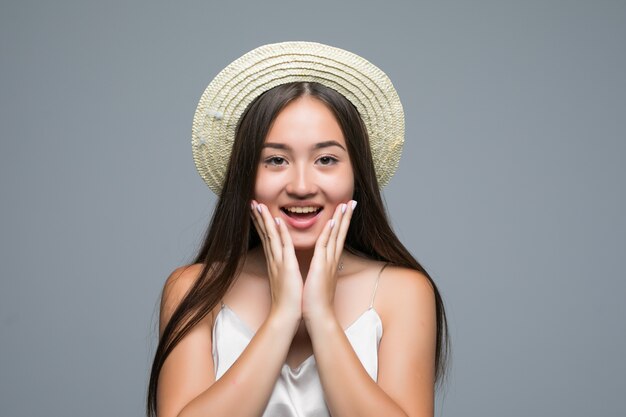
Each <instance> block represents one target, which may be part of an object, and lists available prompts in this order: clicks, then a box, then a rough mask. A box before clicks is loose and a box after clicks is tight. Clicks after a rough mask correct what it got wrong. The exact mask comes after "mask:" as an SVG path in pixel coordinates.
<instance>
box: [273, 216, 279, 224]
mask: <svg viewBox="0 0 626 417" xmlns="http://www.w3.org/2000/svg"><path fill="white" fill-rule="evenodd" d="M274 220H275V221H276V225H280V219H279V218H278V217H274Z"/></svg>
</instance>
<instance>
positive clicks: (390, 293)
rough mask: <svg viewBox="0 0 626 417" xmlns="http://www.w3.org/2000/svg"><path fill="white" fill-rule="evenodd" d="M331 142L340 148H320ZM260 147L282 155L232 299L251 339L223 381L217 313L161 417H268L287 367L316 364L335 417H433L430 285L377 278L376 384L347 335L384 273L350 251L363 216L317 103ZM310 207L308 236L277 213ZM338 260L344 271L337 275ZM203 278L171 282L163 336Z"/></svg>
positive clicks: (301, 109)
mask: <svg viewBox="0 0 626 417" xmlns="http://www.w3.org/2000/svg"><path fill="white" fill-rule="evenodd" d="M329 140H333V141H335V142H337V145H332V146H325V147H322V148H315V145H316V144H319V143H320V142H327V141H329ZM265 143H266V144H278V145H283V146H282V147H280V146H279V147H276V146H268V147H266V148H265V149H263V151H262V155H261V160H260V165H259V169H258V174H257V178H256V183H255V184H256V185H255V190H254V196H253V199H252V201H251V204H250V215H251V217H252V219H253V222H254V225H255V227H256V229H257V231H258V233H259V236H260V237H261V240H262V245H261V247H258V248H255V249H254V250H252V251H250V252H249V253H248V256H247V258H246V259H245V264H244V267H243V272H242V274H241V275H240V276H239V277H238V279H237V281H236V282H235V285H234V286H233V288H232V289H230V290H229V292H228V293H227V294H226V296H225V300H227V302H228V303H229V305H231V304H232V305H237V308H236V310H237V311H238V312H239V313H243V314H241V317H242V318H243V319H244V320H245V322H246V323H252V324H251V325H249V327H250V328H252V329H256V330H255V332H254V333H255V335H254V337H253V338H252V339H251V340H250V342H249V344H248V345H247V347H246V348H245V349H244V351H243V352H242V353H241V355H240V356H239V358H238V359H237V360H236V361H235V363H234V364H233V365H232V366H231V367H230V368H229V369H228V370H227V371H226V372H225V373H224V375H223V376H222V377H221V378H220V379H219V380H217V381H216V380H215V370H214V366H213V358H212V356H211V351H212V342H211V340H212V333H211V332H212V329H213V324H214V318H215V316H216V314H218V312H219V305H218V306H216V309H215V310H214V311H213V313H212V314H210V315H209V316H207V317H206V318H205V319H204V320H203V321H202V322H201V323H199V324H198V325H196V326H195V327H194V329H192V331H191V332H190V333H189V334H188V335H186V336H185V338H183V340H181V342H180V343H179V344H178V345H177V346H176V347H175V348H174V350H173V351H172V353H171V354H170V356H168V358H167V359H166V361H165V363H164V366H163V369H162V371H161V375H160V382H159V387H158V391H157V399H158V410H157V411H158V415H159V417H175V416H177V417H196V416H205V415H212V416H230V415H237V416H258V415H261V414H262V412H263V409H264V408H265V405H266V402H267V399H268V398H269V396H270V395H271V393H272V390H273V387H274V384H275V382H276V379H277V378H278V375H279V373H280V372H281V369H282V367H283V366H284V365H285V364H286V363H287V364H289V366H292V367H294V366H295V365H296V364H299V363H301V362H302V360H303V359H304V358H305V357H307V356H308V355H309V354H314V356H315V361H316V366H317V369H318V373H319V376H320V381H321V383H322V388H323V389H324V393H325V400H326V404H327V406H328V408H329V410H330V412H331V414H332V415H333V416H334V417H343V416H355V415H358V416H363V417H368V416H383V415H384V416H389V417H394V416H410V417H417V416H420V417H421V416H432V415H433V414H434V384H433V378H434V358H435V337H436V320H435V303H434V294H433V291H432V287H431V286H430V283H429V282H428V280H427V278H426V277H425V276H423V275H422V274H420V273H418V272H416V271H413V270H408V269H406V268H399V267H387V268H386V269H385V271H384V273H383V274H382V275H381V278H380V282H381V284H380V286H379V289H378V295H377V298H376V306H375V308H376V312H377V313H378V315H379V317H380V318H381V321H382V324H383V329H384V335H383V337H382V339H381V342H380V345H379V349H378V364H379V370H378V380H377V381H374V380H372V378H371V377H370V376H369V375H368V374H367V372H366V371H365V369H364V368H363V366H362V364H361V362H360V360H359V358H358V357H357V356H356V354H355V352H354V350H353V348H352V346H351V344H350V342H349V340H348V338H347V336H346V334H345V332H344V329H345V328H347V325H348V324H350V323H351V322H352V321H353V320H354V318H355V314H354V311H359V312H361V311H363V310H364V308H365V307H364V305H363V304H362V303H364V302H367V297H369V291H371V288H372V286H373V280H372V277H374V276H375V275H376V273H377V272H378V271H379V270H380V268H381V266H382V263H380V262H375V261H372V260H368V259H363V258H359V257H356V256H354V255H352V254H349V253H348V252H344V251H343V245H344V242H345V237H346V234H347V230H348V228H349V225H350V219H351V217H352V213H353V211H354V210H358V209H361V210H363V209H367V208H366V207H360V206H359V207H358V208H354V207H353V205H352V201H351V200H350V198H351V196H352V193H353V190H354V182H353V172H352V167H351V165H350V161H349V155H348V154H347V152H346V151H345V149H346V144H345V138H344V137H343V135H342V132H341V129H340V128H339V125H338V123H337V121H336V120H335V119H334V116H333V114H332V112H331V111H330V110H329V109H328V108H327V107H326V106H325V105H324V104H323V103H322V102H321V101H319V100H317V99H315V98H312V97H306V96H305V97H302V98H299V99H297V100H295V101H294V102H292V103H290V104H289V105H288V106H286V107H285V108H284V109H283V110H282V111H281V113H280V114H279V115H278V116H277V118H276V120H275V121H274V124H273V125H272V127H271V129H270V131H269V132H268V135H267V137H266V140H265ZM285 145H288V148H286V147H285ZM342 147H343V148H344V150H342V149H341V148H342ZM330 156H332V157H333V158H334V160H333V161H331V160H330V159H329V158H328V157H330ZM303 200H304V201H308V202H315V203H316V204H318V205H321V206H322V207H323V210H322V212H321V213H320V215H319V218H318V221H317V222H316V223H315V224H314V225H313V226H312V227H310V228H308V229H305V230H298V229H295V228H293V227H291V226H290V225H289V224H288V223H287V222H286V220H285V216H286V215H285V214H284V213H283V212H282V211H281V209H280V208H281V207H283V206H285V205H289V204H292V203H293V202H298V201H299V202H302V201H303ZM277 218H278V221H276V219H277ZM340 260H342V261H343V262H344V263H345V265H346V268H345V269H344V270H343V271H342V272H341V273H338V271H337V266H338V263H339V261H340ZM201 269H202V265H199V264H198V265H192V266H189V267H181V268H179V269H177V270H176V271H174V272H173V273H172V275H171V276H170V277H169V278H168V280H167V282H166V285H165V288H164V292H163V297H162V305H161V320H160V325H161V327H160V329H161V332H162V331H163V328H164V327H165V325H166V324H167V322H168V320H169V318H170V317H171V314H172V312H173V311H174V309H175V308H176V306H177V304H178V303H179V302H180V300H181V299H182V298H183V297H184V295H185V293H186V291H187V290H188V289H189V288H190V287H191V285H193V283H194V281H195V279H196V277H197V276H198V274H199V273H200V271H201ZM264 294H267V296H264ZM359 303H361V304H359ZM244 307H245V308H244ZM246 308H247V309H246ZM242 393H245V394H243V395H244V396H243V397H242ZM243 398H245V401H242V399H243Z"/></svg>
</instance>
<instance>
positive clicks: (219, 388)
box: [157, 266, 297, 417]
mask: <svg viewBox="0 0 626 417" xmlns="http://www.w3.org/2000/svg"><path fill="white" fill-rule="evenodd" d="M181 269H183V268H179V269H177V270H176V271H174V272H173V273H172V275H171V276H170V277H169V278H168V279H167V282H166V284H165V287H164V290H163V296H162V299H161V316H160V333H162V332H163V329H164V328H165V325H166V324H167V322H168V321H169V319H170V317H171V315H172V313H173V312H174V310H175V308H176V307H177V305H178V303H180V301H181V300H182V298H183V297H184V295H185V294H186V293H187V291H188V290H189V288H190V287H191V286H192V285H193V283H194V282H195V280H196V278H197V276H198V274H199V272H200V268H197V267H195V266H193V267H190V268H185V270H184V271H183V272H182V273H181V271H180V270H181ZM284 317H285V316H284V315H278V314H277V313H274V312H271V313H270V315H269V316H268V318H267V319H266V321H265V322H264V323H263V324H262V325H261V327H260V328H259V330H258V331H257V333H256V334H255V336H254V337H253V338H252V340H251V341H250V343H249V345H248V346H247V347H246V349H245V350H244V351H243V352H242V354H241V356H240V357H239V358H238V359H237V360H236V361H235V363H233V365H232V366H231V367H230V368H229V369H228V371H226V373H224V375H223V376H222V377H221V378H220V379H218V380H217V381H215V370H214V367H213V357H212V354H211V352H212V342H211V337H212V328H211V322H212V320H211V317H210V315H208V316H207V317H205V318H204V319H203V320H202V321H201V322H200V323H198V324H197V325H196V326H195V327H194V328H193V329H192V330H191V331H190V332H189V333H188V334H187V335H186V336H185V337H184V338H183V339H182V340H181V341H180V342H179V344H178V345H176V347H175V348H174V349H173V350H172V352H171V353H170V355H169V356H168V357H167V359H166V360H165V363H164V364H163V368H162V370H161V373H160V377H159V385H158V390H157V404H158V409H157V415H158V416H159V417H196V416H202V417H206V416H208V415H210V416H215V417H219V416H234V415H236V416H259V415H261V414H262V413H263V410H264V408H265V406H266V404H267V401H268V399H269V397H270V395H271V393H272V389H273V388H274V384H275V382H276V378H277V377H278V375H279V373H280V368H281V366H282V364H283V363H284V360H285V358H286V356H287V352H288V350H289V346H290V344H291V339H292V338H293V334H294V333H295V331H296V326H297V325H296V324H295V323H296V321H295V320H288V319H285V318H284ZM292 330H293V331H292Z"/></svg>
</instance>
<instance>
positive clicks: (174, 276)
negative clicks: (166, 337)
mask: <svg viewBox="0 0 626 417" xmlns="http://www.w3.org/2000/svg"><path fill="white" fill-rule="evenodd" d="M203 268H204V265H203V264H191V265H183V266H181V267H178V268H176V269H175V270H174V271H172V273H171V274H170V275H169V277H167V279H166V280H165V284H164V285H163V292H162V294H161V317H160V320H159V322H160V323H159V330H160V331H159V333H160V334H163V329H164V328H165V326H166V325H167V323H168V322H169V320H170V318H171V317H172V314H174V311H175V310H176V308H177V307H178V305H179V304H180V302H181V301H182V299H183V298H184V297H185V295H187V293H188V292H189V290H190V289H191V287H192V286H193V285H194V284H195V283H196V281H197V279H198V277H199V276H200V274H201V273H202V270H203Z"/></svg>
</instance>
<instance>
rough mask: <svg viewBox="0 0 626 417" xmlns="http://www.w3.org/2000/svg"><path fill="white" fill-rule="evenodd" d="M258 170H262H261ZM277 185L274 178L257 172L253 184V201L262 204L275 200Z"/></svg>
mask: <svg viewBox="0 0 626 417" xmlns="http://www.w3.org/2000/svg"><path fill="white" fill-rule="evenodd" d="M259 169H260V170H262V168H259ZM277 185H278V184H277V181H276V178H274V177H272V176H271V175H264V173H263V172H259V173H258V174H257V176H256V180H255V183H254V199H255V200H257V201H259V202H263V203H264V204H267V203H268V202H269V201H272V200H274V199H275V198H276V193H277V188H278V187H277Z"/></svg>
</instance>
